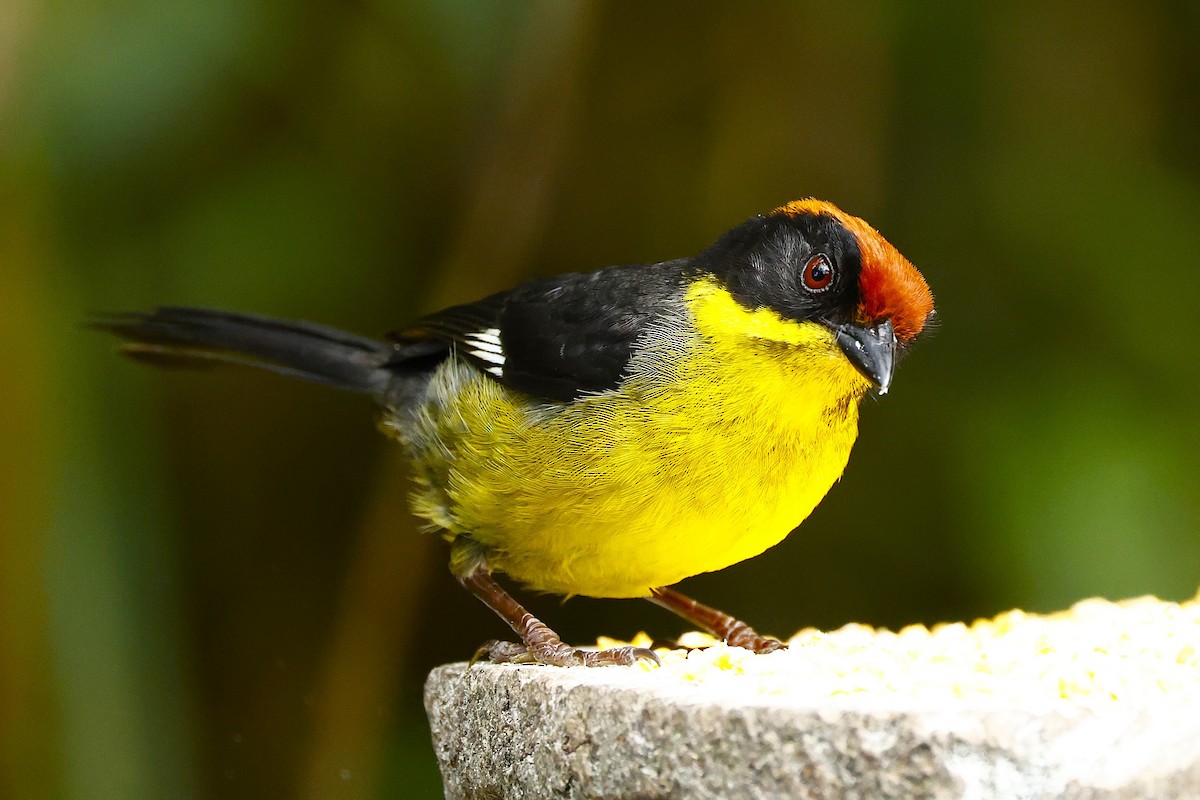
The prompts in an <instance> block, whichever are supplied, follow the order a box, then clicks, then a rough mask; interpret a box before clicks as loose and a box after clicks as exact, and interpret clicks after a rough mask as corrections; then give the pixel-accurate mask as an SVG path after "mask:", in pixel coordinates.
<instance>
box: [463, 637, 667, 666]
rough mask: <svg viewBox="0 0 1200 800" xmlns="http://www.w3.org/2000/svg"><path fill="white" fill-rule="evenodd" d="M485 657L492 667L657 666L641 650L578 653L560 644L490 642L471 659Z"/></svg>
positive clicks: (651, 656)
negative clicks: (494, 665) (534, 644)
mask: <svg viewBox="0 0 1200 800" xmlns="http://www.w3.org/2000/svg"><path fill="white" fill-rule="evenodd" d="M484 657H486V658H487V659H488V660H489V661H491V662H492V663H493V664H546V665H549V666H552V667H607V666H629V665H630V664H634V663H636V662H638V661H647V662H650V663H652V664H658V663H659V660H658V656H657V655H655V654H654V651H653V650H647V649H646V648H644V647H631V646H625V647H613V648H611V649H609V650H580V649H577V648H574V647H571V646H570V645H567V644H564V643H563V642H561V641H547V642H539V643H538V644H537V645H536V646H534V647H532V648H531V647H529V646H528V645H524V644H519V643H517V642H503V641H499V640H496V639H493V640H492V641H490V642H485V643H484V644H483V645H482V646H480V648H479V649H478V650H476V651H475V656H474V657H473V658H472V659H471V663H472V664H473V663H475V662H476V661H478V660H479V659H481V658H484Z"/></svg>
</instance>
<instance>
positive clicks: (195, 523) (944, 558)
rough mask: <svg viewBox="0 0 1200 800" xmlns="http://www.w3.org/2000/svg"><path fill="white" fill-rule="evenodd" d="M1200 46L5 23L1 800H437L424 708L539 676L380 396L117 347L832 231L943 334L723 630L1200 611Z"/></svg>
mask: <svg viewBox="0 0 1200 800" xmlns="http://www.w3.org/2000/svg"><path fill="white" fill-rule="evenodd" d="M1197 41H1200V5H1198V4H1196V3H1195V2H1189V1H1185V0H1180V2H1160V3H1142V2H1133V0H1126V1H1125V2H1121V1H1120V0H1100V1H1099V2H1092V1H1089V2H1073V3H1042V2H1032V1H1031V2H1015V3H998V4H982V3H979V4H956V3H941V4H925V3H903V2H898V1H897V2H883V3H866V4H860V3H848V4H836V3H763V4H759V3H756V4H739V5H736V6H735V5H734V4H717V3H694V2H688V3H682V2H673V3H653V4H650V3H646V4H639V3H577V2H550V1H549V0H547V1H546V2H539V3H523V4H518V3H510V2H507V1H506V0H450V1H446V0H420V1H419V2H408V3H402V2H395V1H394V0H393V1H392V2H387V1H385V0H359V1H358V2H349V3H347V2H329V1H328V0H324V1H323V0H292V1H291V2H282V1H281V0H204V2H201V1H200V0H119V2H99V0H71V2H65V3H64V2H55V1H54V0H50V2H43V1H41V0H5V2H4V3H3V5H0V341H3V353H4V356H3V358H2V359H0V361H2V363H3V365H4V366H3V370H2V372H0V375H2V377H0V442H2V443H3V453H4V457H3V459H0V796H3V797H19V798H25V797H30V798H40V797H71V798H113V797H120V798H141V797H147V798H158V797H172V798H175V797H178V798H184V797H197V798H200V797H221V798H268V797H271V798H273V797H307V798H318V797H367V798H370V797H436V796H438V795H439V792H440V789H439V782H438V778H437V772H436V766H435V764H434V761H433V757H432V752H431V749H430V746H429V743H428V741H427V733H426V729H425V723H424V718H423V713H422V709H421V683H422V680H423V678H424V675H425V674H426V673H427V671H428V670H429V669H430V668H431V667H432V666H434V665H435V664H438V663H440V662H445V661H450V660H459V659H463V658H465V657H466V656H468V655H470V653H471V652H472V650H473V649H474V648H475V646H476V645H477V644H479V643H480V642H481V641H483V640H485V639H488V638H492V637H495V636H501V635H505V630H504V628H503V627H502V626H501V624H500V623H499V622H498V621H497V620H496V619H494V618H493V617H492V615H491V614H490V613H489V612H488V611H486V610H485V609H484V608H483V607H482V606H481V605H479V604H478V603H477V602H476V601H474V600H472V599H471V598H469V597H467V596H466V595H465V594H464V593H463V592H461V591H460V590H459V589H458V588H457V586H455V585H454V583H453V581H452V579H451V578H450V576H449V574H448V573H447V571H446V569H445V553H444V551H443V548H442V546H441V542H440V541H438V540H437V538H436V537H433V536H428V535H421V534H419V533H417V532H416V529H415V526H414V525H413V523H412V522H411V521H410V519H409V517H408V514H407V512H406V510H405V508H404V499H405V478H404V475H403V467H402V465H401V464H400V463H399V459H398V458H397V452H396V451H397V449H398V448H396V447H395V446H394V445H392V444H390V443H389V442H387V441H386V440H385V439H383V438H382V437H380V436H379V435H377V434H376V432H375V430H374V426H373V422H372V416H371V409H370V407H369V404H368V403H367V402H365V401H364V400H363V399H362V398H359V397H352V396H343V395H341V394H338V393H336V392H333V391H329V390H325V389H322V388H320V387H313V386H309V385H301V384H295V383H292V382H288V381H285V380H281V379H277V378H274V377H272V376H266V375H257V374H248V373H244V372H237V371H234V372H228V373H224V372H210V373H204V374H187V373H170V374H166V373H161V372H154V371H151V370H146V369H142V368H139V367H137V366H135V365H132V364H130V363H128V362H125V361H123V360H120V359H118V358H116V357H115V356H114V355H113V354H112V349H113V343H112V342H111V341H109V340H108V339H107V338H106V337H103V336H101V335H99V334H95V333H92V332H89V331H86V330H83V329H82V327H81V324H80V323H81V320H82V319H84V317H85V315H86V314H87V312H89V311H92V310H113V309H141V308H146V307H149V306H152V305H154V304H159V303H175V304H203V305H214V306H221V307H227V308H232V309H242V310H251V311H258V312H262V313H268V314H276V315H281V316H284V317H290V318H308V319H313V320H316V321H321V322H325V323H329V324H334V325H340V326H344V327H347V328H350V329H353V330H356V331H359V332H363V333H379V332H382V331H386V330H388V329H391V328H394V327H397V326H400V325H402V324H404V323H405V322H406V321H408V320H410V319H411V318H412V317H413V316H414V315H416V314H418V313H420V312H422V311H428V310H432V309H434V308H436V307H438V306H440V305H442V304H445V303H449V302H454V301H465V300H469V299H473V298H475V297H477V296H480V295H483V294H485V293H488V292H491V291H494V290H496V289H499V288H502V287H504V286H507V285H510V284H512V283H513V282H515V281H517V280H520V279H521V278H523V277H525V276H529V275H534V274H546V273H554V272H562V271H571V270H587V269H591V268H594V267H598V266H602V265H606V264H610V263H616V262H628V261H648V260H661V259H666V258H671V257H675V256H680V255H687V254H692V253H695V252H697V251H698V250H700V249H702V248H703V247H705V246H706V245H707V244H708V243H710V242H711V241H712V240H713V239H714V238H715V237H716V236H717V235H718V234H719V233H720V232H722V231H724V230H725V229H726V228H728V227H731V226H732V225H734V224H736V223H737V222H739V221H741V220H742V219H744V218H746V217H748V216H750V215H752V214H755V213H758V212H761V211H765V210H768V209H770V208H772V207H773V206H775V205H778V204H780V203H782V202H784V201H786V200H788V199H792V198H795V197H800V196H807V195H815V196H818V197H822V198H827V199H830V200H833V201H835V202H837V203H838V204H840V205H841V206H843V207H844V208H846V209H847V210H849V211H851V212H852V213H856V214H859V215H861V216H864V217H865V218H867V219H868V220H869V221H871V222H872V223H873V224H874V225H875V226H876V227H878V228H879V229H880V230H881V231H882V232H883V233H884V234H885V235H886V236H887V237H888V238H889V239H890V240H891V241H892V242H893V243H894V244H896V245H897V247H899V249H900V250H901V251H902V252H903V253H905V254H906V255H907V256H908V257H909V258H910V259H911V260H912V261H913V262H914V263H916V264H917V265H918V266H919V267H920V268H921V269H922V270H923V272H924V273H925V275H926V277H927V278H928V280H929V282H930V284H931V285H932V286H933V288H934V291H935V293H936V295H937V297H938V303H939V308H940V313H941V319H942V324H941V327H940V330H938V331H937V333H936V335H934V336H931V337H929V338H928V339H927V340H926V341H924V342H923V343H922V344H921V345H920V346H919V347H918V348H916V350H915V352H914V353H913V354H912V356H911V357H910V358H909V359H908V360H907V361H905V363H904V364H903V365H902V367H901V369H900V370H899V373H898V375H897V380H896V383H895V387H894V391H893V393H892V394H891V395H889V396H888V397H887V398H886V399H885V400H884V401H881V402H878V403H875V402H871V403H868V407H867V408H866V409H865V411H864V415H863V422H862V429H863V431H862V434H863V435H862V438H861V440H860V444H859V446H858V448H857V450H856V452H855V454H854V457H853V458H852V459H851V463H850V467H849V469H848V471H847V473H846V477H845V479H844V480H843V481H842V483H840V484H839V485H838V486H836V487H835V488H834V489H833V491H832V492H831V493H830V496H829V497H828V499H827V500H826V501H825V503H824V504H823V505H822V506H821V507H820V508H819V509H818V510H817V511H816V512H815V513H814V515H813V516H812V518H811V519H810V520H809V521H808V522H807V523H806V524H805V525H804V527H803V530H802V531H801V532H800V533H798V534H796V535H794V536H792V537H790V538H789V539H788V540H787V541H786V542H785V543H784V544H782V545H780V546H779V547H778V548H776V549H775V550H773V551H771V552H770V553H768V554H766V555H764V556H763V557H761V558H758V559H756V560H753V561H751V562H748V563H744V564H741V565H738V566H736V567H733V568H730V569H728V570H726V571H724V572H722V573H719V574H715V575H708V576H702V577H700V578H696V579H693V580H691V581H688V582H686V583H685V584H684V587H683V588H684V589H685V591H689V592H690V593H692V594H695V595H697V596H699V597H700V598H702V599H704V600H706V601H708V602H711V603H713V604H716V605H718V606H721V607H724V608H726V609H728V610H730V611H732V612H735V613H737V614H739V615H740V616H743V617H745V618H746V619H748V620H750V621H751V622H753V623H754V624H756V625H757V626H759V627H760V628H761V629H765V630H767V631H773V632H777V633H781V634H787V633H790V632H792V631H794V630H796V629H798V628H801V627H804V626H806V625H818V626H823V627H837V626H839V625H841V624H843V623H845V622H848V621H852V620H853V621H861V622H867V623H872V624H877V625H889V626H899V625H903V624H906V623H909V622H914V621H923V622H934V621H937V620H940V619H970V618H972V617H975V616H978V615H991V614H994V613H996V612H998V611H1001V610H1004V609H1007V608H1010V607H1013V606H1022V607H1025V608H1029V609H1033V610H1052V609H1055V608H1060V607H1063V606H1065V605H1068V604H1070V603H1071V602H1073V601H1075V600H1077V599H1080V598H1082V597H1085V596H1089V595H1096V594H1099V595H1105V596H1109V597H1114V598H1116V597H1122V596H1129V595H1134V594H1140V593H1147V592H1152V593H1156V594H1159V595H1161V596H1163V597H1166V598H1169V599H1182V598H1185V597H1187V596H1190V595H1191V594H1192V593H1193V592H1194V591H1195V590H1196V587H1197V585H1198V584H1200V524H1198V523H1200V487H1198V484H1197V476H1198V475H1200V470H1198V466H1200V464H1198V461H1200V456H1198V455H1197V454H1198V453H1200V441H1198V439H1200V425H1198V424H1197V422H1196V419H1197V418H1196V408H1197V400H1196V397H1197V394H1198V393H1200V368H1198V367H1200V359H1198V358H1197V355H1196V353H1197V341H1196V338H1195V336H1194V335H1193V334H1194V329H1195V328H1196V321H1195V320H1194V319H1193V318H1192V314H1193V313H1195V311H1196V309H1197V308H1200V146H1198V141H1200V140H1198V134H1197V124H1198V122H1200V49H1198V48H1197V47H1196V42H1197ZM523 599H525V600H527V601H528V603H529V605H530V606H531V607H532V608H533V609H534V610H535V611H537V612H540V613H541V614H542V615H544V618H545V619H546V620H547V621H548V622H550V623H551V624H552V625H554V626H555V627H557V628H559V629H560V630H561V631H562V632H563V633H564V635H566V637H567V638H569V639H572V640H575V641H579V642H586V641H588V640H590V639H592V638H593V637H595V636H596V635H597V634H601V633H603V634H612V635H617V636H629V635H631V634H633V633H634V632H635V631H637V630H639V629H646V630H649V631H650V632H652V633H654V634H656V635H661V636H669V635H673V634H675V633H678V632H679V631H680V630H681V626H680V624H679V623H678V622H677V621H675V620H674V619H673V618H671V617H670V616H668V615H667V614H666V613H665V612H663V611H661V610H658V609H656V608H654V607H652V606H651V605H650V604H648V603H642V602H638V601H594V600H586V599H575V600H572V601H570V602H568V603H566V604H560V602H559V601H558V600H557V599H555V598H549V597H543V598H538V597H530V596H527V595H526V596H524V598H523Z"/></svg>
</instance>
